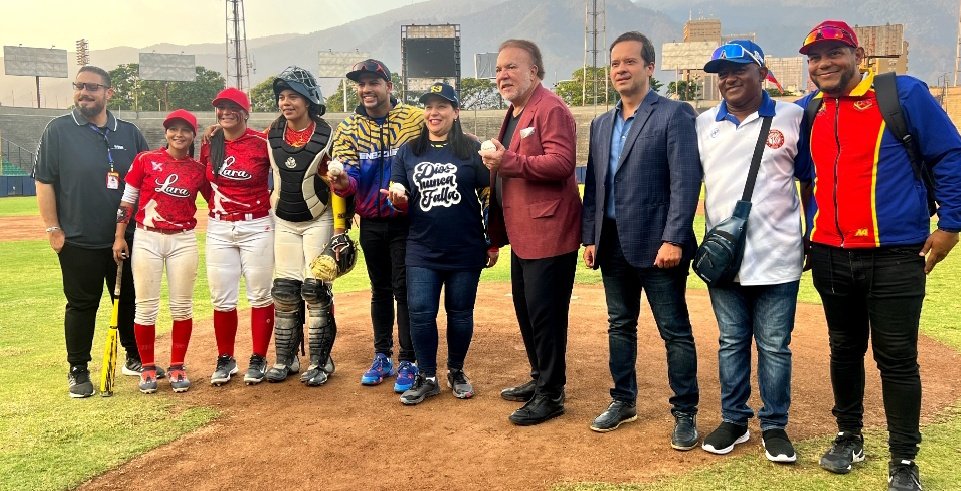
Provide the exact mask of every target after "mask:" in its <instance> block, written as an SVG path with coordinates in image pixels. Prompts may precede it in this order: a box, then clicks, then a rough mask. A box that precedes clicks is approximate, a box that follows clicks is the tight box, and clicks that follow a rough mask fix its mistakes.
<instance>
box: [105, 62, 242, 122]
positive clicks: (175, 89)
mask: <svg viewBox="0 0 961 491" xmlns="http://www.w3.org/2000/svg"><path fill="white" fill-rule="evenodd" d="M139 72H140V65H139V64H137V63H129V64H125V65H120V66H118V67H117V68H115V69H113V70H111V71H110V78H111V80H112V85H113V89H114V97H113V100H112V101H111V105H116V107H117V108H122V109H132V110H135V111H139V110H141V109H143V110H148V111H152V110H157V111H167V110H170V109H171V108H183V109H187V110H191V111H202V110H208V109H209V108H210V101H212V100H213V99H214V97H216V96H217V92H220V91H221V90H223V88H224V86H225V85H226V81H225V80H224V77H223V75H221V74H220V72H216V71H213V70H208V69H206V68H204V67H202V66H198V67H197V78H196V80H194V81H192V82H161V81H157V80H141V79H140V74H139ZM155 108H156V109H155Z"/></svg>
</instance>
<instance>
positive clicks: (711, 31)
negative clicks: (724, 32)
mask: <svg viewBox="0 0 961 491" xmlns="http://www.w3.org/2000/svg"><path fill="white" fill-rule="evenodd" d="M698 41H710V42H714V43H718V44H721V19H693V20H689V21H687V22H686V23H684V42H685V43H693V42H698Z"/></svg>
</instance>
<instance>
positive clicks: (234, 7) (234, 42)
mask: <svg viewBox="0 0 961 491" xmlns="http://www.w3.org/2000/svg"><path fill="white" fill-rule="evenodd" d="M227 83H228V84H232V85H233V86H234V87H236V88H238V89H240V90H243V91H246V90H249V89H250V63H248V62H247V28H246V23H245V21H244V0H227Z"/></svg>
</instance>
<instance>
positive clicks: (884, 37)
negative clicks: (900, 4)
mask: <svg viewBox="0 0 961 491" xmlns="http://www.w3.org/2000/svg"><path fill="white" fill-rule="evenodd" d="M854 31H855V32H856V33H857V36H858V42H859V43H860V44H861V47H863V48H864V53H865V55H866V57H865V61H864V64H863V65H862V68H869V67H870V68H873V69H874V70H876V71H877V72H878V73H884V72H896V73H901V74H903V73H907V71H908V43H907V42H906V41H905V40H904V24H886V25H883V26H857V25H856V26H854Z"/></svg>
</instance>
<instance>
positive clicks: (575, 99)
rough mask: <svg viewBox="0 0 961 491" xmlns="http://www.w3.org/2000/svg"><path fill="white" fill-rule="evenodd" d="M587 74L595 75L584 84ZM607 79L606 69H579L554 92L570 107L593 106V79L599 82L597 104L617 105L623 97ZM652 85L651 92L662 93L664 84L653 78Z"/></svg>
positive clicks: (561, 82) (557, 86)
mask: <svg viewBox="0 0 961 491" xmlns="http://www.w3.org/2000/svg"><path fill="white" fill-rule="evenodd" d="M585 73H587V74H588V75H590V74H592V73H593V77H591V76H588V80H587V84H585V83H584V74H585ZM606 77H607V68H606V67H598V68H588V70H587V71H586V72H585V70H584V69H583V68H578V69H577V70H574V73H572V74H571V79H570V80H562V81H560V82H557V84H555V85H554V91H555V92H556V93H557V95H558V96H559V97H560V98H561V99H564V101H565V102H567V105H569V106H583V105H585V104H586V105H591V104H593V103H594V102H595V101H594V90H593V88H592V80H591V78H593V79H595V80H597V101H596V102H597V104H604V103H605V102H606V103H607V104H611V105H613V104H616V103H617V101H618V100H620V98H621V97H620V95H618V93H617V91H616V90H614V86H613V85H611V84H610V82H607V81H605V78H606ZM650 83H651V90H653V91H654V92H658V91H660V90H661V87H662V86H663V83H661V82H660V81H658V80H657V79H656V78H654V77H651V81H650ZM605 87H607V101H605V100H604V88H605ZM585 88H586V94H585ZM585 95H586V96H587V100H586V101H584V100H582V99H583V98H584V96H585Z"/></svg>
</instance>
